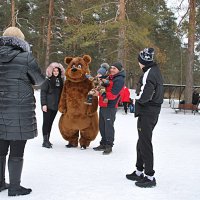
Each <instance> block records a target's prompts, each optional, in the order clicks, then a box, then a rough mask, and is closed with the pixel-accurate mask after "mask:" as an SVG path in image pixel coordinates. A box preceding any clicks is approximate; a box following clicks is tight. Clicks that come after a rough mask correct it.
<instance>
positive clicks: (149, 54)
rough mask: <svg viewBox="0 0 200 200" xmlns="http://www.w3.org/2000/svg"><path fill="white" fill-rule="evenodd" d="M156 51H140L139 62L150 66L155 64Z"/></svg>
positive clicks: (149, 49)
mask: <svg viewBox="0 0 200 200" xmlns="http://www.w3.org/2000/svg"><path fill="white" fill-rule="evenodd" d="M153 56H154V49H153V48H145V49H144V50H143V51H140V53H139V55H138V61H139V63H141V64H142V65H148V64H150V63H152V62H153Z"/></svg>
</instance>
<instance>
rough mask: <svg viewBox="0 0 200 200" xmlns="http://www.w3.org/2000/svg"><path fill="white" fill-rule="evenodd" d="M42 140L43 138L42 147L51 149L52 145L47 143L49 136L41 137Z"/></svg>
mask: <svg viewBox="0 0 200 200" xmlns="http://www.w3.org/2000/svg"><path fill="white" fill-rule="evenodd" d="M43 138H44V141H43V143H42V146H43V147H45V148H48V149H50V148H52V145H51V143H50V142H49V135H43Z"/></svg>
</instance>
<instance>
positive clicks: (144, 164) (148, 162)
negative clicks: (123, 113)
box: [136, 114, 158, 176]
mask: <svg viewBox="0 0 200 200" xmlns="http://www.w3.org/2000/svg"><path fill="white" fill-rule="evenodd" d="M157 121H158V115H147V114H144V115H142V116H139V117H138V121H137V129H138V138H139V139H138V142H137V161H136V168H137V170H139V171H143V170H144V172H145V174H146V175H149V176H153V175H154V173H155V171H154V170H153V165H154V158H153V146H152V134H153V129H154V127H155V125H156V124H157Z"/></svg>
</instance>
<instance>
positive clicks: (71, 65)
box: [64, 55, 92, 82]
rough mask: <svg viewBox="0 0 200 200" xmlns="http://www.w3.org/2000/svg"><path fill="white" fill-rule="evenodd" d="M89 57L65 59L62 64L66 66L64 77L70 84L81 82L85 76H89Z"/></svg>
mask: <svg viewBox="0 0 200 200" xmlns="http://www.w3.org/2000/svg"><path fill="white" fill-rule="evenodd" d="M91 60H92V59H91V57H90V56H89V55H84V56H83V57H74V58H73V57H65V59H64V63H65V64H67V69H66V72H65V76H66V78H67V79H68V80H70V81H72V82H82V81H83V80H85V79H86V76H85V75H86V74H90V70H89V63H91Z"/></svg>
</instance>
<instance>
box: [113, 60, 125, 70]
mask: <svg viewBox="0 0 200 200" xmlns="http://www.w3.org/2000/svg"><path fill="white" fill-rule="evenodd" d="M111 66H114V67H116V68H117V69H118V70H119V71H121V70H122V68H123V66H122V64H121V63H120V62H116V63H113V64H112V65H111Z"/></svg>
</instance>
